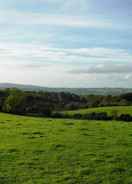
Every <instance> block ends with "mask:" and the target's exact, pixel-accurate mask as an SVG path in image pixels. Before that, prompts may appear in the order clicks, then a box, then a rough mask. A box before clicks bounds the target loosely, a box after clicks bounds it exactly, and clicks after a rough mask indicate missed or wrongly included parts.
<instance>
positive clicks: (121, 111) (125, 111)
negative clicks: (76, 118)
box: [64, 106, 132, 115]
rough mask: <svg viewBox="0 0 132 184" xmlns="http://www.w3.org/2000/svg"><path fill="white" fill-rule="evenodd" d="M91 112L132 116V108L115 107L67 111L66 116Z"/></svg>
mask: <svg viewBox="0 0 132 184" xmlns="http://www.w3.org/2000/svg"><path fill="white" fill-rule="evenodd" d="M91 112H107V113H108V114H109V115H112V114H113V113H117V114H118V115H120V114H130V115H132V106H114V107H95V108H87V109H79V110H73V111H65V112H64V113H65V114H69V115H74V114H78V113H79V114H86V113H91Z"/></svg>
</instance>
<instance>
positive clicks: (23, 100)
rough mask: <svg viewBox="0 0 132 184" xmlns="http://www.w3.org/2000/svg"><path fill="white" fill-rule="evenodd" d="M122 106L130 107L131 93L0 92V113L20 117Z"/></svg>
mask: <svg viewBox="0 0 132 184" xmlns="http://www.w3.org/2000/svg"><path fill="white" fill-rule="evenodd" d="M123 105H124V106H125V105H127V106H128V105H132V93H127V94H123V95H119V96H111V95H108V96H103V95H85V96H79V95H76V94H71V93H67V92H58V93H57V92H41V91H40V92H29V91H21V90H19V89H15V88H13V89H6V90H1V91H0V111H2V112H7V113H13V114H20V115H30V114H31V115H37V116H41V115H42V116H51V115H52V114H54V115H55V112H60V111H64V110H76V109H81V108H89V107H103V106H123ZM56 116H57V114H56ZM94 116H95V115H94Z"/></svg>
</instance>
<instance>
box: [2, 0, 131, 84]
mask: <svg viewBox="0 0 132 184" xmlns="http://www.w3.org/2000/svg"><path fill="white" fill-rule="evenodd" d="M131 10H132V0H111V1H108V0H101V1H99V0H21V1H19V0H5V1H3V0H0V82H12V83H23V84H36V85H41V86H49V87H132V85H131V84H132V23H131V17H132V11H131Z"/></svg>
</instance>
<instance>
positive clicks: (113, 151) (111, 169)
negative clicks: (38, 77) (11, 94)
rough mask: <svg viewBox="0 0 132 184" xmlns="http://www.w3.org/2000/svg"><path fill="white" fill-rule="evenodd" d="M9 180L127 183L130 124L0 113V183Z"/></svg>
mask: <svg viewBox="0 0 132 184" xmlns="http://www.w3.org/2000/svg"><path fill="white" fill-rule="evenodd" d="M15 183H18V184H130V183H132V124H131V123H125V122H124V123H123V122H122V123H121V122H115V121H112V122H109V121H107V122H103V121H102V122H101V121H100V122H98V121H80V120H63V119H61V120H57V119H56V120H55V119H44V118H32V117H21V116H15V115H7V114H0V184H15Z"/></svg>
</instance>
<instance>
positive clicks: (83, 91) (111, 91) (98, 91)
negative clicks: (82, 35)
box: [0, 83, 132, 95]
mask: <svg viewBox="0 0 132 184" xmlns="http://www.w3.org/2000/svg"><path fill="white" fill-rule="evenodd" d="M6 88H18V89H21V90H26V91H47V92H69V93H74V94H77V95H90V94H92V95H120V94H124V93H128V92H132V88H49V87H42V86H35V85H23V84H12V83H0V89H6Z"/></svg>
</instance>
